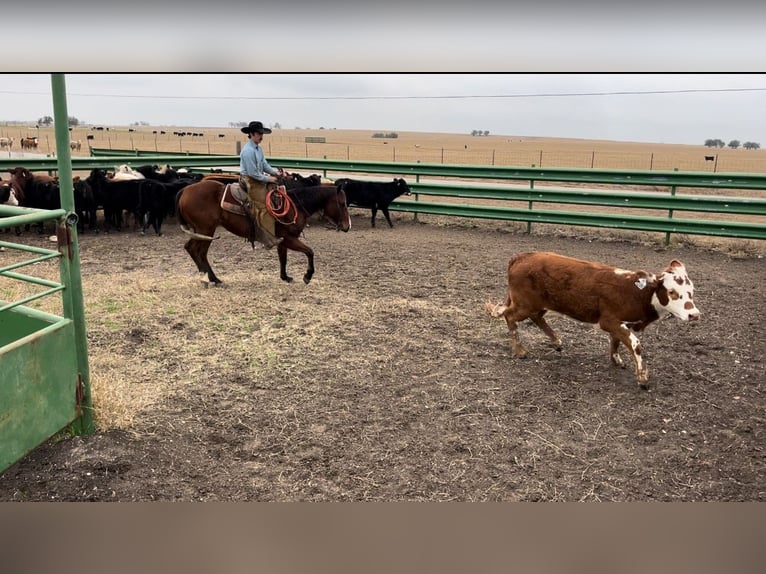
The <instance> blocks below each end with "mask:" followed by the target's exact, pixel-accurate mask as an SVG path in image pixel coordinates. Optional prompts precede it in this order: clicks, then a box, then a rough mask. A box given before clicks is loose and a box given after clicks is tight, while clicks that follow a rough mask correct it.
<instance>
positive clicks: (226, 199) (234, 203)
mask: <svg viewBox="0 0 766 574" xmlns="http://www.w3.org/2000/svg"><path fill="white" fill-rule="evenodd" d="M245 198H247V194H246V193H245V192H244V191H242V190H241V189H240V187H239V184H238V183H227V184H226V186H225V187H224V188H223V196H221V209H223V210H225V211H229V212H231V213H236V214H237V215H244V214H245V209H244V208H243V207H242V202H243V201H244V200H245Z"/></svg>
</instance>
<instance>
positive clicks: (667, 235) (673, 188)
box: [665, 167, 678, 245]
mask: <svg viewBox="0 0 766 574" xmlns="http://www.w3.org/2000/svg"><path fill="white" fill-rule="evenodd" d="M673 171H678V168H677V167H676V168H673ZM675 194H676V186H675V185H671V186H670V195H671V196H674V195H675ZM668 219H673V210H672V209H668ZM665 245H670V231H666V232H665Z"/></svg>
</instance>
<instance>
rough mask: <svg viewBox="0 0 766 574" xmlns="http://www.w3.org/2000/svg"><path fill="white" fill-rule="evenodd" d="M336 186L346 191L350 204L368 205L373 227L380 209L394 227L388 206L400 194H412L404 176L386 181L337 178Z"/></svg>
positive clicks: (390, 225) (357, 205)
mask: <svg viewBox="0 0 766 574" xmlns="http://www.w3.org/2000/svg"><path fill="white" fill-rule="evenodd" d="M335 186H336V187H337V188H338V189H343V191H344V192H345V193H346V202H347V203H348V205H349V206H356V207H368V208H370V209H371V210H372V219H371V222H372V227H375V216H376V215H377V213H378V209H380V210H381V211H382V212H383V215H384V216H385V218H386V221H388V226H389V227H393V226H394V224H393V223H391V217H389V215H388V206H389V205H390V204H391V202H392V201H394V200H395V199H396V198H397V197H399V196H400V195H410V187H409V186H408V185H407V182H406V181H404V179H402V178H396V179H394V180H393V181H389V182H385V183H384V182H377V181H360V180H357V179H349V178H345V177H344V178H340V179H336V180H335Z"/></svg>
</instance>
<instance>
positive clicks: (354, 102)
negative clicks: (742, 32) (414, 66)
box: [0, 73, 766, 145]
mask: <svg viewBox="0 0 766 574" xmlns="http://www.w3.org/2000/svg"><path fill="white" fill-rule="evenodd" d="M64 78H65V83H66V88H67V109H68V112H69V115H70V116H74V117H76V118H78V120H80V122H81V123H87V124H96V125H98V124H104V125H129V124H131V123H135V122H147V123H148V124H150V125H166V126H189V127H228V126H229V124H230V122H244V121H250V120H260V121H262V122H263V123H264V124H265V125H273V124H275V123H279V124H280V125H281V126H282V127H283V128H296V127H300V128H319V127H324V128H325V129H331V128H338V129H370V130H381V131H388V130H399V131H428V132H446V133H470V132H471V131H473V130H482V131H484V130H488V131H489V132H490V133H491V134H496V135H508V136H522V137H523V136H544V137H568V138H585V139H606V140H619V141H641V142H662V143H685V144H701V143H703V142H704V140H706V139H709V138H720V139H722V140H724V141H725V142H728V141H730V140H732V139H738V140H740V141H742V142H745V141H754V142H759V143H761V144H762V145H766V114H764V113H763V110H764V109H766V74H725V75H723V74H287V73H286V74H213V75H211V74H174V75H167V74H66V75H65V76H64ZM651 92H653V93H651ZM45 115H51V116H53V102H52V96H51V75H50V74H13V75H5V76H3V83H2V86H0V121H27V120H28V121H36V120H37V119H38V118H40V117H42V116H45Z"/></svg>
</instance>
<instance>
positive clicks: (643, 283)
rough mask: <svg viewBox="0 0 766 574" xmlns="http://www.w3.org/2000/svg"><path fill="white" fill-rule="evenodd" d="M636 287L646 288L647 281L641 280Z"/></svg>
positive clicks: (642, 278)
mask: <svg viewBox="0 0 766 574" xmlns="http://www.w3.org/2000/svg"><path fill="white" fill-rule="evenodd" d="M635 285H636V287H638V288H639V289H643V288H644V287H646V279H645V278H644V277H641V279H639V280H638V281H636V283H635Z"/></svg>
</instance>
